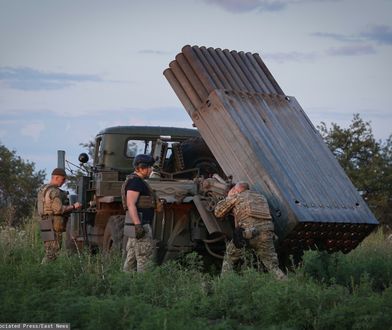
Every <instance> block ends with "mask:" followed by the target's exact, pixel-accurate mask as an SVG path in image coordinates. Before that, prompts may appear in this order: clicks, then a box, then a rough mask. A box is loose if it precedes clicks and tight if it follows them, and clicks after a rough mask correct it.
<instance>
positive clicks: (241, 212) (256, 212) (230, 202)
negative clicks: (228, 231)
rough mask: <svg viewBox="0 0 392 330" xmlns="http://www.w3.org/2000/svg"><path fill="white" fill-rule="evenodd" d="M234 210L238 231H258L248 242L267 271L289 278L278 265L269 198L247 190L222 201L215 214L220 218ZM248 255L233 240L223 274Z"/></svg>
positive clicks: (226, 254) (224, 261) (226, 256)
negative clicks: (240, 229)
mask: <svg viewBox="0 0 392 330" xmlns="http://www.w3.org/2000/svg"><path fill="white" fill-rule="evenodd" d="M231 210H233V214H234V219H235V225H236V228H237V227H239V228H243V229H245V230H246V229H251V228H255V229H256V230H257V232H258V234H257V235H256V236H255V237H253V238H251V239H249V241H248V242H249V246H250V247H251V248H252V249H254V251H255V252H256V255H257V257H258V258H259V259H260V260H261V261H262V263H263V265H264V266H265V267H266V269H267V270H268V271H269V272H271V273H273V274H274V275H275V276H276V277H277V278H278V279H282V278H285V277H286V275H285V274H284V273H283V272H282V271H281V270H280V269H279V266H278V264H279V263H278V257H277V254H276V252H275V247H274V242H273V237H274V225H273V223H272V217H271V214H270V212H269V208H268V203H267V200H266V198H265V197H264V196H263V195H261V194H259V193H257V192H253V191H250V190H245V191H243V192H240V193H237V194H234V195H232V196H228V197H226V198H225V199H223V200H221V201H219V202H218V204H217V206H216V208H215V211H214V213H215V215H216V216H217V217H219V218H220V217H223V216H224V215H226V214H228V213H229V212H230V211H231ZM244 252H245V249H244V248H242V249H239V248H237V247H235V245H234V243H233V241H229V242H227V246H226V253H225V256H224V259H223V264H222V273H224V272H226V271H229V270H232V269H233V265H234V263H235V262H236V261H238V260H239V259H240V258H243V257H244Z"/></svg>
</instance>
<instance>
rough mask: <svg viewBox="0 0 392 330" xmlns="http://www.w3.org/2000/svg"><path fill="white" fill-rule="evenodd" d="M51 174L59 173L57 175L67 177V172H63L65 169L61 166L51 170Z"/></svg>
mask: <svg viewBox="0 0 392 330" xmlns="http://www.w3.org/2000/svg"><path fill="white" fill-rule="evenodd" d="M52 175H59V176H63V177H64V178H66V177H67V173H65V170H64V169H63V168H59V167H57V168H55V169H54V170H53V171H52Z"/></svg>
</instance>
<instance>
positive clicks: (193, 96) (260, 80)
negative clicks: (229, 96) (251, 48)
mask: <svg viewBox="0 0 392 330" xmlns="http://www.w3.org/2000/svg"><path fill="white" fill-rule="evenodd" d="M164 75H165V77H166V78H167V80H168V81H169V83H170V85H171V86H172V88H173V89H174V91H175V92H176V94H177V96H178V98H179V99H180V101H181V102H182V104H183V105H184V107H185V108H186V109H187V111H188V112H193V111H194V110H195V109H197V108H198V107H200V106H201V105H202V104H203V102H204V101H205V100H206V99H207V97H208V95H209V94H210V93H211V92H212V91H213V90H215V89H227V90H236V91H244V92H253V93H255V92H259V93H269V94H279V95H284V93H283V91H282V89H281V88H280V87H279V85H278V83H277V82H276V80H275V79H274V77H273V76H272V74H271V73H270V71H269V70H268V68H267V67H266V65H265V64H264V62H263V60H262V59H261V57H260V56H259V55H258V54H252V53H245V52H237V51H235V50H232V51H229V50H227V49H224V50H221V49H219V48H218V49H213V48H206V47H198V46H189V45H188V46H185V47H183V48H182V53H179V54H178V55H177V56H176V59H175V60H174V61H172V62H171V63H170V64H169V68H168V69H166V70H165V71H164Z"/></svg>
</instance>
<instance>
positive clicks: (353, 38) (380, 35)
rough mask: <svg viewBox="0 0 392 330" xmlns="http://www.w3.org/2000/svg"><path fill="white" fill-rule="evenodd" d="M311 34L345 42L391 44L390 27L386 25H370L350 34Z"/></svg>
mask: <svg viewBox="0 0 392 330" xmlns="http://www.w3.org/2000/svg"><path fill="white" fill-rule="evenodd" d="M311 35H313V36H315V37H321V38H329V39H333V40H336V41H340V42H347V43H352V42H357V43H358V42H369V41H373V42H376V43H378V44H382V45H392V27H390V26H387V25H371V26H368V27H367V28H366V29H364V30H363V31H361V32H358V33H355V34H351V35H345V34H339V33H328V32H315V33H312V34H311Z"/></svg>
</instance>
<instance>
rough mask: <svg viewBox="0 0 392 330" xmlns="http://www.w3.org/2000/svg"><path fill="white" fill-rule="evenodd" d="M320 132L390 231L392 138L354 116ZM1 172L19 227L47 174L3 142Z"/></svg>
mask: <svg viewBox="0 0 392 330" xmlns="http://www.w3.org/2000/svg"><path fill="white" fill-rule="evenodd" d="M317 129H318V130H319V132H320V135H321V137H322V138H323V140H324V141H325V142H326V144H327V145H328V147H329V149H330V150H331V151H332V153H333V154H334V156H335V157H336V159H337V160H338V161H339V163H340V165H341V166H342V167H343V169H344V170H345V172H346V173H347V175H348V177H349V178H350V179H351V181H352V182H353V184H354V186H355V187H356V188H357V190H358V191H359V193H360V194H361V196H362V197H363V199H364V200H365V201H366V203H367V204H368V206H369V207H370V209H371V210H372V211H373V213H374V215H375V216H376V218H377V219H378V220H379V222H380V224H381V225H382V226H383V228H386V229H389V230H391V229H392V134H391V135H390V136H389V137H388V138H387V139H386V140H385V141H382V140H380V141H377V140H376V139H375V137H374V135H373V131H372V128H371V123H370V122H365V121H364V120H363V119H362V118H361V117H360V115H359V114H354V115H353V118H352V120H351V124H350V125H349V127H347V128H342V127H340V126H339V125H338V124H336V123H331V125H330V126H328V125H327V124H326V123H324V122H322V123H321V124H320V125H319V126H317ZM82 145H84V146H85V147H87V146H88V144H82ZM0 169H1V171H0V225H9V226H14V227H18V226H20V225H23V224H24V223H25V221H26V220H27V219H29V218H30V217H31V216H32V215H33V213H34V212H35V205H36V196H37V192H38V189H39V187H40V186H41V185H42V184H43V183H44V180H45V176H46V173H45V171H44V170H36V169H35V164H34V163H33V162H29V161H25V160H23V159H22V158H21V157H19V156H18V155H17V154H16V151H14V150H9V149H8V148H7V147H6V146H4V145H3V144H1V142H0Z"/></svg>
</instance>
